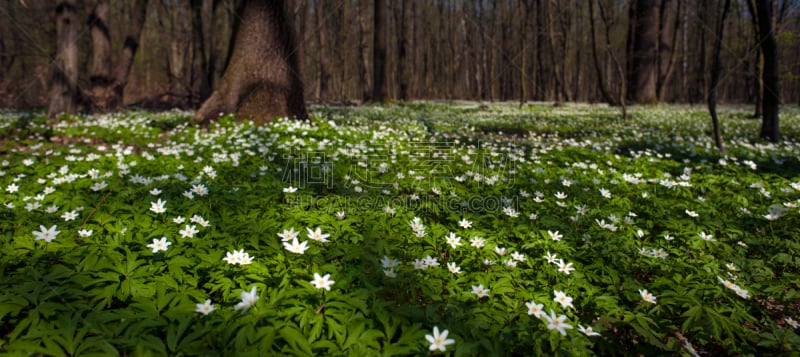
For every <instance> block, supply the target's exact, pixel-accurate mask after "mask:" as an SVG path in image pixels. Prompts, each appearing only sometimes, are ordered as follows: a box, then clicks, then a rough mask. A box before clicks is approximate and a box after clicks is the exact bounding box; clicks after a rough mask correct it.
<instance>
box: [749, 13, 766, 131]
mask: <svg viewBox="0 0 800 357" xmlns="http://www.w3.org/2000/svg"><path fill="white" fill-rule="evenodd" d="M746 3H747V9H748V10H749V11H750V21H751V23H752V25H753V34H754V35H755V39H756V46H758V50H757V51H756V62H755V72H756V73H755V87H756V90H755V92H756V93H755V96H756V98H755V102H756V105H755V110H754V112H753V117H754V118H761V114H762V112H761V109H762V104H761V101H762V99H764V52H763V51H762V49H761V33H760V32H761V31H760V30H759V28H758V10H757V9H756V4H755V0H747V2H746Z"/></svg>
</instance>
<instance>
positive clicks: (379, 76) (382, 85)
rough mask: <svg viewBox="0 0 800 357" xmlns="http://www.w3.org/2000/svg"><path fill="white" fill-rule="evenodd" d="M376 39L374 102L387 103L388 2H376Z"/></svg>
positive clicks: (373, 83)
mask: <svg viewBox="0 0 800 357" xmlns="http://www.w3.org/2000/svg"><path fill="white" fill-rule="evenodd" d="M374 3H375V8H374V11H375V16H374V18H373V24H374V31H375V33H374V36H375V37H374V38H373V41H374V42H373V48H372V97H371V98H370V100H372V101H374V102H384V101H386V96H387V94H386V93H387V92H386V0H375V2H374Z"/></svg>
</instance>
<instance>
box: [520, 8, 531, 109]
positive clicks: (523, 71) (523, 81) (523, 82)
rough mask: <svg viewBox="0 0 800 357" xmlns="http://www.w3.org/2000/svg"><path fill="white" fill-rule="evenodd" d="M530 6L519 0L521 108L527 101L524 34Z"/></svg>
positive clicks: (526, 42) (525, 39) (526, 29)
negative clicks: (520, 16)
mask: <svg viewBox="0 0 800 357" xmlns="http://www.w3.org/2000/svg"><path fill="white" fill-rule="evenodd" d="M529 9H530V6H529V4H528V1H527V0H519V10H520V14H522V19H521V20H520V24H521V26H520V31H519V34H518V36H519V47H520V52H521V55H522V60H521V62H522V63H521V64H520V70H519V77H520V83H519V106H520V107H522V106H523V105H525V101H526V100H528V92H527V86H528V78H527V77H528V46H527V45H528V39H527V37H526V34H527V33H528V17H529V16H530V12H529Z"/></svg>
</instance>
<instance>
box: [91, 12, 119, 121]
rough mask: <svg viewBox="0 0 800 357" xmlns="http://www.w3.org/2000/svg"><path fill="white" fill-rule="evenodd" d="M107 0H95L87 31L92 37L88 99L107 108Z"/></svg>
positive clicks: (111, 78) (109, 57)
mask: <svg viewBox="0 0 800 357" xmlns="http://www.w3.org/2000/svg"><path fill="white" fill-rule="evenodd" d="M109 8H110V6H109V3H108V0H97V2H96V3H95V4H94V7H93V8H92V10H91V13H90V14H89V32H90V34H91V37H92V61H91V66H90V67H89V83H90V85H91V87H90V89H89V93H88V94H89V98H88V99H89V101H90V105H91V106H92V107H95V108H101V109H107V108H108V107H107V104H108V103H107V98H108V97H109V95H110V93H107V90H108V88H110V85H111V83H113V77H112V76H111V34H110V33H109V28H108V25H109V23H108V13H109Z"/></svg>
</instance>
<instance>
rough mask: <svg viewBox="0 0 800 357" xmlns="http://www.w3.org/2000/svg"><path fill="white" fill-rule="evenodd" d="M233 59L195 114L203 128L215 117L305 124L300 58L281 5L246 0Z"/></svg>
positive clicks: (281, 0)
mask: <svg viewBox="0 0 800 357" xmlns="http://www.w3.org/2000/svg"><path fill="white" fill-rule="evenodd" d="M240 16H241V24H240V26H239V28H238V30H237V31H236V39H235V42H234V44H233V54H232V55H231V59H230V64H229V65H228V67H227V68H226V69H225V74H223V76H222V79H221V80H220V85H219V87H218V88H217V89H216V90H215V91H214V93H213V94H211V97H209V98H208V100H206V101H205V103H203V105H202V106H201V107H200V109H199V110H198V111H197V113H196V114H195V118H194V119H195V121H196V122H200V123H201V124H204V125H205V124H208V123H209V122H210V121H211V120H213V119H215V118H217V117H218V116H219V115H220V113H237V114H238V115H239V117H240V118H249V119H253V120H254V121H255V122H257V123H267V122H270V121H271V120H273V119H274V118H275V117H294V118H297V119H307V118H308V113H307V112H306V106H305V100H304V99H303V82H302V80H301V77H300V65H299V60H298V59H299V57H300V56H299V54H298V51H297V48H296V42H295V38H294V36H295V35H294V32H293V28H292V25H291V23H290V22H289V17H288V16H287V12H286V2H285V0H245V3H244V6H243V7H242V11H241V13H240Z"/></svg>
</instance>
